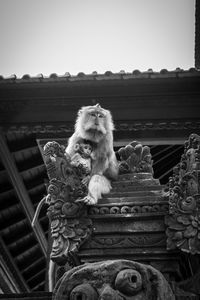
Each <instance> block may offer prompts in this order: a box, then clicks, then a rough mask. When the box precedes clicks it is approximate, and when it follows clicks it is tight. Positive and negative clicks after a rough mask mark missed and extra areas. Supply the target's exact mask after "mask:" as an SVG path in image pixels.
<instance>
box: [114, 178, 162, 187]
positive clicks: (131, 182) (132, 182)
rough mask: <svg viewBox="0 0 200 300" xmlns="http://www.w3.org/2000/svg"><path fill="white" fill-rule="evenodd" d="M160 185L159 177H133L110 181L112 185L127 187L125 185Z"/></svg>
mask: <svg viewBox="0 0 200 300" xmlns="http://www.w3.org/2000/svg"><path fill="white" fill-rule="evenodd" d="M152 185H153V186H155V185H157V186H160V182H159V179H155V178H146V179H138V178H135V179H134V178H133V179H132V180H128V179H127V180H117V181H113V182H112V186H113V187H118V186H122V187H127V186H136V187H137V186H138V187H144V186H152Z"/></svg>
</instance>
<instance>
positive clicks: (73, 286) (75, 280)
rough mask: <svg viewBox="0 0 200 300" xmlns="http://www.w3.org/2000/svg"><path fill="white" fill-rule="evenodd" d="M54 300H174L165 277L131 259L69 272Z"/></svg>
mask: <svg viewBox="0 0 200 300" xmlns="http://www.w3.org/2000/svg"><path fill="white" fill-rule="evenodd" d="M53 299H54V300H60V299H66V300H78V299H88V300H98V299H102V300H106V299H112V300H122V299H123V300H131V299H135V300H136V299H137V300H175V296H174V294H173V292H172V290H171V288H170V286H169V284H168V283H167V281H166V279H165V278H164V276H163V275H162V274H161V273H160V272H159V271H157V270H156V269H154V268H153V267H151V266H146V265H143V264H140V263H137V262H133V261H128V260H108V261H103V262H96V263H89V264H84V265H81V266H78V267H75V268H73V269H72V270H70V271H68V272H66V273H65V274H64V275H63V277H62V279H61V280H60V281H59V282H58V284H57V286H56V288H55V290H54V295H53Z"/></svg>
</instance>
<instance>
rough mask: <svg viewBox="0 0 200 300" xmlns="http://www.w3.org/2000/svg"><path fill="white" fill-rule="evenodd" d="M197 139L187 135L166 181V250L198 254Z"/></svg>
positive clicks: (199, 159)
mask: <svg viewBox="0 0 200 300" xmlns="http://www.w3.org/2000/svg"><path fill="white" fill-rule="evenodd" d="M199 189H200V136H198V135H196V134H191V135H190V137H189V139H188V141H186V143H185V149H184V154H183V155H182V158H181V161H180V163H179V164H178V165H177V166H176V167H175V168H174V173H173V176H172V177H171V178H170V181H169V216H167V217H166V224H167V226H168V228H167V237H168V238H167V249H169V250H171V249H175V248H179V249H181V250H182V251H185V252H189V253H191V254H196V253H200V192H199Z"/></svg>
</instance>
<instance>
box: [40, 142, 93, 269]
mask: <svg viewBox="0 0 200 300" xmlns="http://www.w3.org/2000/svg"><path fill="white" fill-rule="evenodd" d="M44 161H45V164H46V167H47V172H48V175H49V179H50V182H49V186H48V195H47V197H46V202H47V203H48V204H49V208H48V216H49V219H50V224H51V236H52V239H53V245H52V251H51V259H52V260H53V261H55V262H57V263H64V262H66V261H70V262H71V264H72V265H75V264H76V263H75V262H74V260H76V259H75V254H76V252H77V250H78V248H79V247H80V245H81V244H82V243H83V242H84V241H85V240H86V239H87V238H88V237H89V236H90V234H91V225H92V224H91V220H90V219H89V218H88V217H87V210H86V208H85V205H84V204H83V203H75V199H78V198H82V197H84V196H85V195H86V194H87V186H86V185H85V184H84V183H83V182H82V179H83V178H84V176H85V169H84V168H82V166H81V165H79V164H78V165H77V166H74V165H73V164H71V159H70V157H68V156H67V155H66V154H65V148H64V147H62V146H60V145H59V144H58V143H56V142H49V143H47V144H46V145H45V147H44Z"/></svg>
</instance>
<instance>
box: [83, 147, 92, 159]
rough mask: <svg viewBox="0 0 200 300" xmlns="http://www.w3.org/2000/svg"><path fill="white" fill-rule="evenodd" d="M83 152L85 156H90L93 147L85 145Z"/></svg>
mask: <svg viewBox="0 0 200 300" xmlns="http://www.w3.org/2000/svg"><path fill="white" fill-rule="evenodd" d="M82 151H83V153H84V154H85V156H88V157H89V156H90V154H91V152H92V147H91V146H90V145H89V144H83V146H82Z"/></svg>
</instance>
